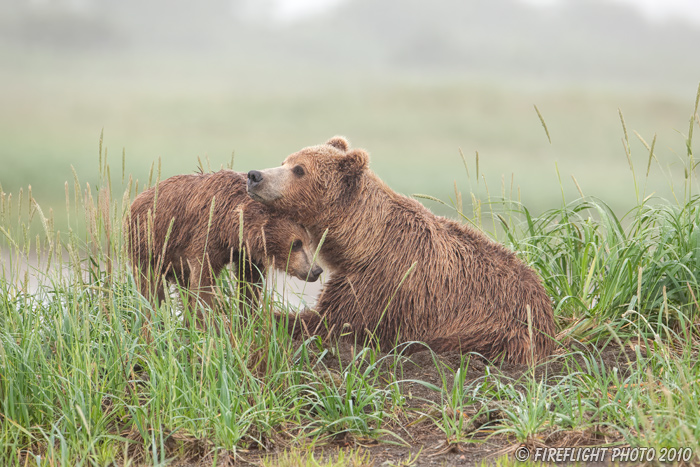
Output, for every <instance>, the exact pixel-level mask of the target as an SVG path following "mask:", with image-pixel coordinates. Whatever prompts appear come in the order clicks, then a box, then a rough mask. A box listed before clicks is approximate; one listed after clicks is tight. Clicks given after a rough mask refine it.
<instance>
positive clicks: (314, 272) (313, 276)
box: [306, 266, 323, 282]
mask: <svg viewBox="0 0 700 467" xmlns="http://www.w3.org/2000/svg"><path fill="white" fill-rule="evenodd" d="M322 272H323V268H322V267H321V266H314V267H313V268H311V271H310V272H309V278H308V279H307V280H306V281H307V282H316V281H317V280H318V277H319V276H320V275H321V273H322Z"/></svg>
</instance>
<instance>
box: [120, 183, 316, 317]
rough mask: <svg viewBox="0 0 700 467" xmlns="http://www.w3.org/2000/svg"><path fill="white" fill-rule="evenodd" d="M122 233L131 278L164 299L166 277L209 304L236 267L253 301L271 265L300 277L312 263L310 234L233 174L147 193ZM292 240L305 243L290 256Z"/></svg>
mask: <svg viewBox="0 0 700 467" xmlns="http://www.w3.org/2000/svg"><path fill="white" fill-rule="evenodd" d="M212 200H214V209H213V211H212ZM154 207H155V209H154ZM241 211H242V212H243V232H242V239H240V238H239V235H240V215H241V214H240V213H241ZM154 212H155V214H154ZM210 217H211V222H210ZM171 221H172V227H171ZM169 230H170V234H169V236H168V231H169ZM126 231H127V236H128V237H127V239H128V245H129V247H128V248H129V257H130V260H131V264H132V267H133V270H134V277H135V279H136V280H137V282H138V284H139V288H140V290H141V293H142V294H143V295H144V296H145V297H148V298H149V299H152V300H155V299H157V300H158V301H162V300H163V299H164V297H165V293H166V287H167V282H166V283H163V277H165V279H166V281H176V282H177V283H179V284H180V285H181V286H183V287H185V288H188V289H189V290H190V292H192V293H191V294H189V296H190V300H196V296H197V295H199V297H200V298H201V299H202V300H203V301H204V302H205V303H207V304H208V305H209V306H212V304H213V301H214V297H215V293H214V292H215V291H214V285H215V278H216V276H217V275H218V274H219V273H220V272H221V270H222V269H223V268H224V266H225V265H226V264H228V263H231V262H233V263H234V264H238V265H239V267H238V270H237V275H238V276H239V278H240V279H244V280H245V281H247V282H248V286H247V289H246V291H245V294H246V297H247V299H248V300H249V301H252V300H255V299H257V298H258V296H259V292H260V287H259V285H260V284H261V283H262V275H261V273H262V274H264V273H265V271H266V270H267V268H268V267H276V268H278V269H280V270H283V271H285V270H287V271H288V272H289V273H290V274H292V275H295V276H297V277H299V278H301V279H305V278H306V277H307V275H308V274H309V270H310V268H311V267H312V265H313V261H312V259H313V253H314V251H313V249H312V246H311V242H310V237H309V234H308V232H307V231H306V230H305V229H304V228H303V227H302V226H301V225H299V224H297V223H295V222H293V221H290V220H289V219H287V218H286V217H283V216H280V215H278V214H275V213H273V212H271V210H270V209H269V208H268V207H266V206H264V205H263V204H261V203H258V202H256V201H253V200H252V199H251V198H250V197H249V196H248V195H247V194H246V190H245V175H244V174H240V173H237V172H234V171H231V170H222V171H219V172H215V173H207V174H195V175H178V176H175V177H171V178H169V179H167V180H164V181H162V182H160V183H159V184H158V185H157V186H156V187H152V188H150V189H148V190H146V191H144V192H143V193H141V194H140V195H138V196H137V197H136V199H135V200H134V202H133V203H132V205H131V210H130V215H129V216H128V219H127V221H126ZM166 237H167V243H166ZM295 240H301V241H302V244H303V246H302V248H300V249H298V250H297V251H292V248H291V246H292V244H293V242H294V241H295ZM164 244H165V249H164ZM243 251H245V252H244V253H243ZM163 252H164V254H163ZM288 257H289V261H287V258H288ZM193 304H194V303H192V302H191V303H190V305H193ZM199 319H202V314H201V311H200V312H199Z"/></svg>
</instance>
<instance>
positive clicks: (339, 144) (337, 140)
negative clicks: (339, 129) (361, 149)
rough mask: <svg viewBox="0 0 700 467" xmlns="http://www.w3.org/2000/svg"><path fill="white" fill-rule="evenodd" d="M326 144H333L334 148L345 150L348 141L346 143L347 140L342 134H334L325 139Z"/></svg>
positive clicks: (348, 144) (347, 146)
mask: <svg viewBox="0 0 700 467" xmlns="http://www.w3.org/2000/svg"><path fill="white" fill-rule="evenodd" d="M326 144H327V145H329V146H333V147H334V148H336V149H338V150H339V151H343V152H347V151H348V148H349V147H350V143H348V140H347V139H345V138H344V137H342V136H334V137H332V138H331V139H329V140H328V141H326Z"/></svg>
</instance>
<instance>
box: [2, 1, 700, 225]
mask: <svg viewBox="0 0 700 467" xmlns="http://www.w3.org/2000/svg"><path fill="white" fill-rule="evenodd" d="M693 5H694V3H693V2H691V1H688V2H685V3H683V2H676V3H674V2H668V1H667V2H664V1H663V0H659V1H658V2H654V1H652V0H649V1H647V2H620V1H612V0H610V1H602V0H600V1H587V0H571V1H558V2H557V1H551V0H550V1H544V0H540V1H530V2H524V1H516V0H490V1H460V0H436V1H431V2H425V1H419V0H371V1H370V0H357V1H350V0H345V1H343V0H329V1H325V2H324V1H322V0H316V1H311V0H306V1H296V2H294V1H289V2H283V1H272V0H264V1H252V0H250V1H244V0H210V1H206V2H190V1H185V0H168V1H165V0H150V1H145V2H144V1H135V0H122V1H119V2H115V1H108V0H0V184H1V185H2V191H5V192H16V191H17V190H18V189H19V188H20V187H25V189H26V186H27V185H29V184H31V185H32V190H33V195H34V196H35V197H36V198H37V200H38V201H39V203H40V204H41V205H42V207H44V210H45V211H46V210H48V207H53V209H54V211H55V212H56V218H57V219H56V221H57V223H58V224H60V222H61V217H62V216H61V212H62V211H65V207H63V206H65V197H64V183H65V182H66V181H68V182H69V184H70V185H71V186H72V180H73V174H72V170H71V166H73V167H74V168H75V170H76V172H77V174H78V176H79V177H80V181H81V182H83V183H84V182H86V181H87V182H92V184H94V182H95V180H96V179H97V174H98V141H99V135H100V133H101V131H102V129H104V145H105V147H106V148H107V153H108V161H109V163H110V167H111V174H112V180H113V185H114V187H115V188H116V189H117V191H118V189H119V188H120V187H123V186H124V185H123V184H122V155H124V157H123V160H124V172H125V177H126V179H128V177H129V175H130V174H131V175H132V176H133V177H134V178H135V179H139V181H140V185H139V186H140V187H142V186H143V184H144V183H145V182H146V181H147V178H148V173H149V168H150V167H151V165H152V164H153V163H154V162H155V163H156V164H157V161H158V159H159V158H160V160H161V167H162V169H161V170H162V174H161V178H166V177H168V176H171V175H174V174H178V173H187V172H192V171H194V170H195V169H196V167H197V165H198V162H197V158H198V157H200V158H201V159H202V160H209V161H210V164H211V168H212V169H218V168H219V167H220V166H221V165H222V164H227V163H228V162H229V161H230V160H231V155H232V153H234V169H236V170H239V171H248V170H251V169H259V168H265V167H270V166H276V165H278V164H279V163H280V162H281V161H282V160H283V159H284V158H285V157H286V156H287V155H288V154H290V153H292V152H294V151H296V150H298V149H300V148H302V147H304V146H309V145H313V144H319V143H322V142H324V141H325V140H327V139H328V138H329V137H331V136H333V135H336V134H341V135H345V136H347V137H348V138H349V139H350V141H351V143H352V144H353V145H354V146H359V147H364V148H366V149H367V150H368V151H369V152H370V154H371V167H372V168H373V169H374V170H375V171H376V172H377V173H378V174H379V175H380V177H382V178H383V179H385V181H387V183H388V184H389V185H390V186H391V187H392V188H394V189H395V190H397V191H399V192H402V193H405V194H409V195H410V194H414V193H425V194H429V195H432V196H435V197H438V198H441V199H443V200H445V201H447V202H449V199H450V198H454V189H455V185H456V186H457V188H458V189H459V190H461V191H462V192H463V193H464V195H465V200H468V199H469V198H468V193H469V192H470V191H472V190H473V191H477V192H479V191H483V190H484V189H485V188H484V184H483V180H486V182H487V183H488V187H489V190H490V193H491V194H492V195H496V196H500V194H501V190H502V186H504V187H505V190H506V192H507V193H509V192H510V190H511V180H513V182H512V186H513V192H514V197H517V196H518V195H517V190H518V187H520V192H521V195H522V199H523V201H524V202H525V203H526V205H527V206H528V207H529V208H530V209H531V210H533V211H535V212H538V211H541V210H544V209H547V208H552V207H558V206H559V205H560V203H561V188H560V186H559V182H558V178H557V174H556V171H555V163H556V164H557V166H558V168H559V172H560V174H561V179H562V185H563V187H564V192H565V194H566V196H567V200H572V199H573V198H575V197H578V194H577V193H578V192H577V190H576V188H575V186H574V184H573V182H572V181H571V178H570V175H572V174H573V175H575V177H576V179H577V180H578V182H579V184H580V185H581V188H582V189H583V191H584V192H585V193H586V194H592V195H597V196H600V197H602V198H603V199H604V200H605V201H607V202H608V203H610V204H611V205H612V206H613V207H614V208H615V209H618V210H620V211H622V212H624V211H625V210H626V209H627V208H629V207H630V206H631V205H632V203H633V202H634V190H633V184H632V179H631V174H630V170H629V166H628V161H627V158H626V156H625V152H624V150H623V145H622V142H621V139H622V137H623V133H622V127H621V124H620V119H619V115H618V108H619V109H621V111H622V113H623V114H624V116H625V119H626V122H627V127H628V130H629V133H630V138H631V148H632V160H633V162H634V163H635V164H637V165H638V167H639V169H638V170H637V172H638V175H639V173H643V172H644V169H645V168H646V163H647V159H648V150H647V149H646V148H645V147H644V145H643V144H642V143H641V142H640V141H639V139H638V138H637V137H636V136H634V133H633V131H637V132H638V133H639V135H640V136H641V137H643V138H644V139H645V140H646V141H647V142H648V143H650V142H651V140H652V139H653V137H654V134H657V142H656V153H657V157H658V158H659V160H660V161H661V163H662V166H663V167H664V170H666V171H667V172H668V173H669V174H671V173H677V172H678V171H679V170H680V171H681V173H682V167H683V165H682V163H681V161H680V159H681V157H682V156H683V155H684V153H685V146H684V137H683V136H682V134H685V133H687V131H688V119H689V117H690V114H691V111H692V108H693V103H694V100H695V95H696V91H697V86H698V82H699V81H700V14H699V11H698V7H697V6H693ZM533 105H537V107H538V109H539V110H540V112H541V113H542V116H543V118H544V119H545V121H546V124H547V127H548V130H549V133H550V136H551V139H552V142H551V144H550V142H549V141H548V139H547V136H546V134H545V132H544V129H543V127H542V124H541V123H540V120H539V118H538V116H537V114H536V112H535V110H534V107H533ZM679 132H680V133H682V134H680V133H679ZM460 148H461V150H462V151H463V152H464V154H465V156H466V158H467V161H468V164H469V168H470V171H471V182H470V180H469V178H468V177H467V173H466V170H465V168H464V165H463V163H462V160H461V158H460V155H459V149H460ZM477 151H478V152H479V169H480V172H482V173H483V177H484V179H482V181H481V182H480V184H479V185H477V184H476V183H475V181H474V173H475V170H476V165H475V153H476V152H477ZM206 165H207V163H206V162H205V168H206ZM651 177H652V180H651V181H650V187H651V189H653V190H656V191H658V193H659V194H660V195H662V196H670V189H669V184H668V181H667V179H666V178H665V177H664V176H663V175H662V173H661V172H659V171H658V170H655V169H653V170H652V176H651ZM93 186H94V185H93ZM423 202H424V203H425V204H426V205H428V206H429V207H430V208H431V209H433V210H435V211H436V212H440V213H448V212H449V211H446V210H445V208H444V207H441V206H440V205H438V204H437V203H434V202H431V201H423ZM469 211H470V210H469V209H467V212H469Z"/></svg>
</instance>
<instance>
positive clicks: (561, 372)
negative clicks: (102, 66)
mask: <svg viewBox="0 0 700 467" xmlns="http://www.w3.org/2000/svg"><path fill="white" fill-rule="evenodd" d="M698 98H700V93H699V94H698ZM697 109H698V101H697V99H696V102H695V107H694V111H693V115H692V117H691V119H690V125H689V128H688V133H687V135H685V136H684V141H683V143H684V150H683V153H682V154H683V155H682V156H678V157H679V160H678V162H677V163H679V164H682V165H683V167H684V172H685V177H684V179H683V180H682V181H681V182H680V183H679V182H678V181H676V183H675V184H673V182H672V181H671V180H670V179H669V182H670V183H671V186H672V187H674V189H673V193H674V195H675V196H674V198H673V200H670V201H665V200H658V199H656V198H654V197H653V195H651V194H649V193H647V191H646V183H647V180H648V178H649V176H650V174H651V172H652V171H657V170H658V171H661V172H662V173H664V174H666V168H665V167H663V165H662V163H661V162H660V160H661V159H662V156H660V155H659V154H657V151H656V148H655V143H654V142H653V141H652V143H651V144H649V145H648V146H649V147H648V153H647V154H646V155H645V156H644V157H643V158H641V157H638V156H637V155H633V154H630V152H629V148H630V142H629V134H628V131H627V129H626V128H625V125H624V120H622V124H623V134H624V141H625V148H626V150H627V157H628V160H629V163H630V169H631V171H632V174H633V176H634V193H635V196H636V198H637V200H638V202H637V205H636V206H635V207H634V208H633V209H631V210H630V211H628V212H627V213H626V214H625V215H624V216H618V215H616V213H615V212H613V210H612V209H610V208H609V207H608V205H607V204H606V203H605V202H604V201H601V200H599V199H593V198H589V197H586V196H585V195H584V193H580V195H581V196H580V198H579V199H577V200H575V201H571V202H567V201H566V200H564V199H563V200H562V205H561V207H560V208H558V209H555V210H551V211H547V212H545V213H543V214H541V215H538V216H535V215H532V214H531V212H530V211H529V210H528V209H527V207H526V206H523V205H522V204H520V203H518V202H517V201H516V200H513V199H495V198H486V199H479V198H477V197H476V196H473V197H472V199H471V205H472V207H473V210H472V212H471V213H469V214H468V213H466V212H465V211H464V210H463V205H464V203H463V202H462V196H461V194H460V193H459V192H456V193H455V199H453V200H452V203H447V204H451V205H452V206H453V208H454V209H455V211H456V212H457V213H458V215H459V216H461V217H463V218H464V220H465V222H472V223H474V224H476V225H477V226H479V227H481V228H483V229H485V230H490V231H491V232H492V234H493V235H494V236H495V237H496V238H497V239H498V240H499V241H502V242H504V243H506V244H508V245H510V246H511V247H512V248H513V249H515V250H516V251H518V252H521V254H522V256H523V258H524V259H526V260H527V261H528V262H529V263H530V264H532V265H533V267H535V268H536V269H537V271H538V272H539V273H540V274H541V276H542V277H543V279H544V282H545V285H546V287H547V290H548V292H549V294H550V295H551V297H552V299H553V303H554V304H555V314H556V318H557V323H558V329H559V331H560V332H559V334H558V336H557V339H558V340H559V341H560V343H561V350H560V352H559V353H558V355H556V356H555V357H554V358H553V361H552V362H549V363H544V364H542V365H539V366H538V367H536V368H526V367H518V368H515V367H512V366H511V367H504V368H497V367H492V366H485V365H484V364H483V363H481V362H480V361H479V359H478V358H474V357H470V356H462V357H459V356H452V357H450V358H441V357H437V356H431V355H430V354H423V355H422V356H421V357H420V358H421V359H422V362H423V363H425V362H427V363H428V365H419V366H421V368H420V369H419V371H418V370H416V366H417V365H416V363H415V362H412V361H411V360H409V359H407V358H405V357H403V356H402V355H401V354H400V351H396V352H389V353H386V352H382V351H379V350H378V349H374V348H364V349H362V348H349V349H348V348H343V347H342V346H333V345H328V343H324V342H320V341H319V340H317V339H310V340H308V341H306V342H295V341H292V340H290V339H289V336H288V335H286V333H285V331H284V329H282V328H279V327H278V326H277V325H276V324H275V322H274V321H273V319H272V317H271V311H272V310H273V309H277V308H283V307H285V306H287V305H286V304H285V303H284V302H283V301H281V300H280V298H279V297H278V296H277V295H276V294H275V293H274V292H271V291H267V292H266V293H265V295H264V297H265V300H264V306H263V307H262V309H261V310H256V311H255V312H254V313H252V317H251V318H249V319H245V320H244V319H242V317H241V315H242V314H243V313H242V310H241V307H242V306H243V305H242V304H241V303H240V302H239V300H238V296H237V291H238V290H240V288H239V287H238V286H237V284H235V282H234V280H233V279H232V278H231V277H228V276H226V275H225V276H224V277H223V278H222V284H221V285H222V287H221V290H223V293H225V294H226V295H227V297H226V300H227V302H228V303H229V304H230V307H229V308H228V309H227V310H226V313H225V314H220V315H214V314H212V315H210V319H211V320H212V321H215V322H216V323H217V324H218V325H219V328H220V329H224V330H225V331H224V332H222V333H221V335H217V334H215V333H207V332H203V331H201V330H198V329H196V328H195V327H193V326H187V321H188V320H189V319H190V318H191V317H190V312H189V310H187V309H184V310H183V307H182V302H183V301H182V300H181V299H180V297H178V291H177V290H175V291H174V293H173V296H172V300H171V302H170V303H167V304H165V305H164V306H163V307H161V308H159V309H154V308H153V307H152V306H151V305H150V304H149V303H148V302H147V301H146V300H145V299H144V298H143V297H141V296H140V295H139V294H138V292H137V288H136V287H135V285H134V281H133V278H132V276H131V275H130V273H129V268H128V265H127V264H126V261H125V258H126V254H125V248H124V244H123V240H122V231H121V225H122V218H123V213H124V209H125V207H127V206H128V205H129V201H130V198H131V197H133V195H134V192H135V186H134V184H133V183H132V182H131V180H128V179H127V178H126V177H124V175H123V174H122V177H121V185H122V186H121V188H122V192H123V196H121V197H120V198H113V197H112V196H113V193H115V192H119V190H118V189H116V188H115V187H114V186H113V181H114V179H115V178H116V177H113V176H111V175H110V167H109V166H108V165H107V164H106V162H105V161H104V159H103V157H102V154H103V153H102V150H100V171H101V173H102V181H101V183H100V185H99V186H97V187H90V186H89V185H85V186H83V185H81V183H80V181H79V179H78V176H77V175H76V176H75V180H74V184H73V186H72V187H69V186H68V185H66V192H65V196H66V213H65V216H66V217H67V219H68V225H70V226H71V227H70V228H69V231H68V232H63V233H62V232H58V231H55V230H54V214H52V213H51V212H44V211H43V210H42V209H41V207H40V206H39V205H38V204H36V203H35V202H34V200H33V199H32V195H31V191H30V192H28V193H27V192H23V191H21V190H20V191H19V192H18V193H14V194H13V193H3V194H2V196H1V199H0V253H1V254H2V257H3V273H2V278H1V279H0V341H1V344H0V464H2V465H110V464H117V465H140V464H148V465H165V464H169V463H172V462H173V461H174V460H175V461H182V460H185V461H192V462H200V463H202V464H203V465H207V464H215V465H219V464H224V465H225V464H227V463H231V462H233V461H235V460H248V461H255V462H260V463H262V464H263V465H304V464H306V465H368V464H372V463H373V462H375V461H377V462H376V463H377V464H379V463H381V461H383V460H384V459H385V457H386V459H388V460H389V461H391V462H394V463H395V464H396V465H402V464H403V465H408V464H420V463H421V462H422V459H435V458H436V457H437V458H439V459H442V458H445V456H450V455H453V456H463V455H464V453H469V452H472V451H473V450H476V451H479V449H482V448H483V447H485V446H486V448H484V450H483V451H479V452H486V453H488V454H489V455H490V456H492V457H494V458H496V457H498V456H502V455H508V454H509V453H512V452H513V451H514V450H515V448H516V447H517V446H519V445H521V444H525V445H528V446H531V447H536V446H575V445H596V444H601V445H602V444H604V445H616V446H620V445H631V446H645V447H655V448H657V449H660V448H662V447H665V448H690V449H691V450H692V452H693V453H694V456H695V457H693V458H692V459H691V461H690V462H698V460H699V458H698V456H699V455H700V443H699V441H698V440H699V439H700V365H699V364H698V348H700V347H699V344H700V303H699V300H698V299H699V298H700V202H699V200H698V192H697V179H696V175H697V171H696V165H697V163H696V161H695V156H694V151H693V131H694V129H697V128H696V127H697V126H698V125H699V124H700V121H699V119H698V113H697ZM543 125H544V121H543ZM545 130H546V126H545ZM641 160H643V162H639V161H641ZM469 165H470V164H467V163H466V161H465V167H469ZM474 173H475V176H474V180H475V183H479V179H480V176H481V174H480V173H479V171H478V169H477V170H476V172H474ZM151 175H152V176H151V179H150V180H149V182H148V184H149V185H151V184H153V183H155V182H156V180H157V178H158V177H159V174H158V173H152V174H151ZM669 177H670V175H669ZM114 183H115V184H116V183H117V182H114ZM62 215H63V214H62ZM33 221H34V222H39V223H40V224H41V226H42V229H43V233H42V234H40V235H37V236H36V238H30V234H29V232H30V228H29V225H30V223H31V222H33ZM28 263H29V264H35V265H38V266H36V267H33V268H31V269H30V270H28V271H24V270H23V267H24V265H26V264H28ZM30 277H33V278H34V280H37V281H38V284H37V285H36V286H33V285H31V283H30V282H31V281H30ZM146 317H150V321H149V320H147V318H146ZM610 349H615V351H616V352H617V353H618V354H619V355H621V357H619V358H617V359H612V360H611V359H609V358H606V357H605V356H606V355H609V352H610ZM383 350H384V351H387V350H389V349H383ZM606 352H607V353H606ZM620 352H621V353H620ZM419 355H420V354H419ZM422 375H426V377H425V378H422ZM435 440H438V441H439V443H437V445H436V444H435V443H434V441H435ZM377 442H378V443H379V444H377ZM428 442H429V443H432V444H426V443H428ZM348 446H350V447H351V448H350V449H344V450H339V447H348ZM362 446H365V447H366V449H365V448H363V447H362ZM373 446H374V447H375V448H376V446H382V447H391V448H392V449H394V451H392V452H393V453H394V455H393V457H392V455H387V454H385V451H386V450H385V449H382V450H379V449H375V450H374V451H373ZM328 453H332V454H330V455H329V454H328ZM382 456H385V457H382ZM439 456H442V457H439ZM445 462H448V463H449V462H451V461H449V460H447V461H445ZM498 463H499V464H504V465H508V464H509V463H510V461H509V460H508V459H507V458H499V460H498Z"/></svg>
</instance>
